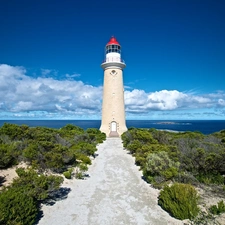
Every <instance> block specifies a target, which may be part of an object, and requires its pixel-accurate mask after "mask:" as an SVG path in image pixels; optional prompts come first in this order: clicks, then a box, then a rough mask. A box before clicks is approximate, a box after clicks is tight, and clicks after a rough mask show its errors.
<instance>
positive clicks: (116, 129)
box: [100, 37, 127, 137]
mask: <svg viewBox="0 0 225 225" xmlns="http://www.w3.org/2000/svg"><path fill="white" fill-rule="evenodd" d="M101 67H102V69H103V70H104V84H103V99H102V121H101V127H100V131H101V132H103V133H105V134H106V136H107V137H120V136H121V134H123V133H124V132H125V131H127V127H126V122H125V106H124V87H123V69H124V68H125V67H126V64H125V63H124V61H123V60H122V58H121V46H120V44H119V42H118V41H117V40H116V38H115V37H112V38H111V39H110V41H109V42H108V43H107V44H106V47H105V60H104V61H103V63H102V64H101Z"/></svg>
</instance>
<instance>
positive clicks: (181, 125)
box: [0, 120, 225, 135]
mask: <svg viewBox="0 0 225 225" xmlns="http://www.w3.org/2000/svg"><path fill="white" fill-rule="evenodd" d="M4 123H11V124H17V125H28V126H30V127H37V126H41V127H49V128H56V129H59V128H61V127H63V126H65V125H67V124H72V125H75V126H78V127H81V128H83V129H84V130H86V129H87V128H97V129H99V128H100V125H101V120H0V126H2V125H3V124H4ZM126 125H127V128H131V127H135V128H148V129H150V128H155V129H159V130H171V131H181V132H182V131H199V132H201V133H203V134H206V135H207V134H211V133H214V132H218V131H221V130H225V120H126Z"/></svg>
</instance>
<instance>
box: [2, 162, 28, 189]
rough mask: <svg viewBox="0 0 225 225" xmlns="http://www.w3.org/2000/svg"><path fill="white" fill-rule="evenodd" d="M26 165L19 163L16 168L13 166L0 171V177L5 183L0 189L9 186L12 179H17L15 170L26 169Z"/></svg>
mask: <svg viewBox="0 0 225 225" xmlns="http://www.w3.org/2000/svg"><path fill="white" fill-rule="evenodd" d="M26 167H27V165H26V164H25V163H23V162H22V163H20V164H19V165H17V166H14V167H12V168H9V169H6V170H0V177H4V179H5V181H4V182H3V183H2V187H3V185H4V186H9V185H10V184H11V183H12V181H13V179H14V178H16V177H18V175H17V173H16V169H17V168H26ZM2 187H0V189H1V188H2Z"/></svg>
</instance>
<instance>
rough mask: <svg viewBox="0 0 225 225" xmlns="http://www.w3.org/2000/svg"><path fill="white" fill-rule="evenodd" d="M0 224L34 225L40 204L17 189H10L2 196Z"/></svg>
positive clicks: (0, 196) (0, 201) (0, 197)
mask: <svg viewBox="0 0 225 225" xmlns="http://www.w3.org/2000/svg"><path fill="white" fill-rule="evenodd" d="M0 209H1V210H0V224H4V225H17V224H18V225H19V224H21V225H22V224H23V225H30V224H34V222H35V219H36V217H37V214H38V209H39V208H38V203H37V200H35V199H34V198H33V197H32V196H29V195H27V194H26V192H22V191H20V190H19V189H17V188H9V189H8V190H5V191H3V192H2V193H1V194H0Z"/></svg>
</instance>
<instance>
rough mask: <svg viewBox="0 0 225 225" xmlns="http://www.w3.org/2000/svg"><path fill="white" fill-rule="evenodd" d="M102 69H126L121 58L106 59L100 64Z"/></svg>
mask: <svg viewBox="0 0 225 225" xmlns="http://www.w3.org/2000/svg"><path fill="white" fill-rule="evenodd" d="M101 67H102V68H103V69H106V68H119V69H124V68H125V67H126V64H125V62H124V61H123V60H122V59H121V58H115V57H113V58H106V59H105V60H104V61H103V63H102V64H101Z"/></svg>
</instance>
